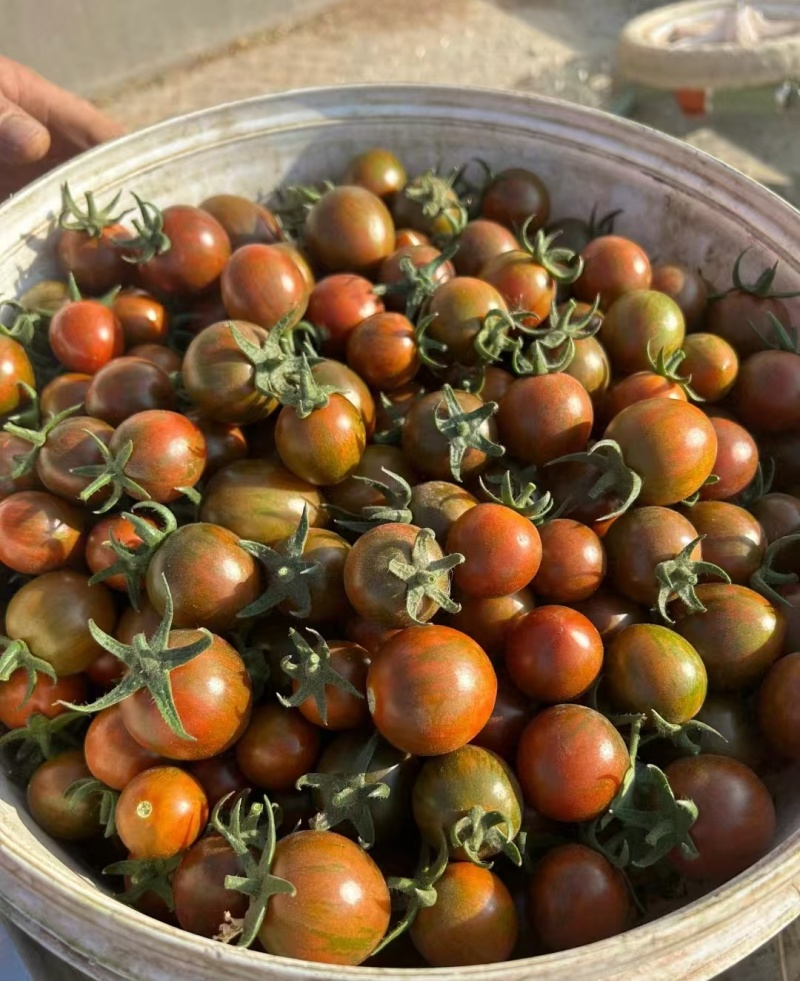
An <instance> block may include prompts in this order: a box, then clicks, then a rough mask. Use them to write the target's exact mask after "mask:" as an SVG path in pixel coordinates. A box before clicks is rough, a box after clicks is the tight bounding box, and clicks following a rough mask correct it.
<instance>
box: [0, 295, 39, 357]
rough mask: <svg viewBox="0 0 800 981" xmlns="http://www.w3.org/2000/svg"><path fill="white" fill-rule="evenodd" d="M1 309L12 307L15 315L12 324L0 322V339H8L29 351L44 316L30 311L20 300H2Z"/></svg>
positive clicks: (0, 301) (0, 302)
mask: <svg viewBox="0 0 800 981" xmlns="http://www.w3.org/2000/svg"><path fill="white" fill-rule="evenodd" d="M0 307H10V308H11V309H12V310H13V311H14V313H15V316H14V319H13V320H12V321H11V323H10V324H8V325H6V324H4V323H2V322H1V321H0V337H8V338H10V339H11V340H12V341H16V342H17V343H18V344H21V345H22V346H23V347H24V348H25V349H26V350H27V349H28V348H29V347H30V346H31V344H32V343H33V341H34V338H35V337H36V329H37V327H39V325H40V324H41V322H42V320H43V317H42V315H41V314H40V313H38V312H37V311H34V310H28V309H27V307H24V306H23V305H22V304H21V303H20V302H19V301H18V300H0Z"/></svg>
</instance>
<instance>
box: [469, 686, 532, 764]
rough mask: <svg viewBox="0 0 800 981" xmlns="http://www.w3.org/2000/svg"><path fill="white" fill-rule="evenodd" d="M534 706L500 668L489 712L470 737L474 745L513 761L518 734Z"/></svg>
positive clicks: (519, 734) (523, 727)
mask: <svg viewBox="0 0 800 981" xmlns="http://www.w3.org/2000/svg"><path fill="white" fill-rule="evenodd" d="M534 708H535V706H534V703H533V702H532V701H531V699H530V698H528V697H527V695H523V694H522V692H521V691H520V690H519V688H517V686H516V685H515V684H514V683H513V682H512V681H511V680H510V678H509V677H508V675H507V674H506V672H505V671H500V672H499V673H498V675H497V697H496V698H495V702H494V708H493V709H492V714H491V715H490V716H489V721H488V722H487V723H486V725H485V726H484V727H483V729H481V731H480V732H479V733H478V735H477V736H475V738H474V739H473V740H472V743H473V745H475V746H482V747H483V748H484V749H489V750H491V751H492V752H493V753H496V754H497V755H498V756H500V757H502V758H503V759H504V760H506V761H507V762H509V763H513V762H514V760H515V759H516V755H517V745H518V744H519V738H520V736H521V735H522V732H523V730H524V729H525V726H526V725H527V724H528V722H529V721H530V718H531V715H532V714H533V712H534Z"/></svg>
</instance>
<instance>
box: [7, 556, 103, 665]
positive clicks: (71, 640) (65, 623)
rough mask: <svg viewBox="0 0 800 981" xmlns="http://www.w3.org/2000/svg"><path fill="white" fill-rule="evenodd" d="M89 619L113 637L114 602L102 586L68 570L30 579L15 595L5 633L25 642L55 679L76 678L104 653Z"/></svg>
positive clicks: (9, 606)
mask: <svg viewBox="0 0 800 981" xmlns="http://www.w3.org/2000/svg"><path fill="white" fill-rule="evenodd" d="M89 620H94V622H95V623H96V624H97V626H98V627H99V628H100V629H101V630H104V631H105V632H106V633H113V632H114V626H115V625H116V622H117V610H116V605H115V603H114V599H113V597H112V595H111V593H110V592H109V591H108V590H107V589H106V588H105V587H104V586H102V585H98V586H90V585H89V579H88V577H87V576H85V575H83V574H82V573H80V572H72V571H71V570H68V569H64V570H61V571H59V572H48V573H46V574H45V575H43V576H37V577H36V578H35V579H31V580H30V581H29V582H27V583H25V585H24V586H22V588H21V589H19V590H18V591H17V592H16V593H15V594H14V595H13V596H12V598H11V600H10V602H9V604H8V608H7V609H6V634H7V635H8V636H9V637H11V638H13V639H14V640H24V641H25V643H26V644H27V645H28V647H29V648H30V650H31V652H32V653H33V654H35V655H36V656H37V657H40V658H42V660H44V661H47V662H48V663H49V664H51V665H52V667H53V669H54V670H55V672H56V674H57V675H59V676H61V675H67V674H77V673H78V672H79V671H84V670H86V668H88V666H89V665H90V664H91V663H92V661H93V660H94V659H95V658H96V657H97V656H98V655H99V654H100V653H101V650H102V648H101V647H100V646H99V645H98V644H97V643H96V642H95V640H94V639H93V637H92V635H91V633H90V632H89V627H88V621H89Z"/></svg>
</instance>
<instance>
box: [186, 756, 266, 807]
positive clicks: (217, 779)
mask: <svg viewBox="0 0 800 981" xmlns="http://www.w3.org/2000/svg"><path fill="white" fill-rule="evenodd" d="M187 770H188V771H189V773H191V775H192V776H193V777H194V778H195V780H197V781H198V783H200V785H201V786H202V788H203V790H204V791H205V792H206V797H207V798H208V806H209V808H210V809H212V810H213V809H214V807H215V806H216V805H217V804H218V803H219V801H221V800H222V798H223V797H228V796H229V795H230V794H238V793H240V792H241V791H242V790H250V789H252V788H251V787H250V782H249V781H248V779H247V777H245V775H244V774H243V773H242V771H241V770H240V769H239V765H238V763H237V762H236V757H235V756H234V755H233V753H231V752H229V753H224V754H223V755H222V756H212V757H211V759H209V760H195V761H194V762H193V763H190V764H189V765H188V766H187Z"/></svg>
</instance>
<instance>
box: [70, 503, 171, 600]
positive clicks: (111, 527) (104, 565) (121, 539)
mask: <svg viewBox="0 0 800 981" xmlns="http://www.w3.org/2000/svg"><path fill="white" fill-rule="evenodd" d="M139 517H140V518H142V520H143V521H146V522H147V523H148V524H151V525H152V526H153V527H156V523H155V522H154V521H151V520H150V519H149V518H147V517H146V516H145V515H139ZM112 538H113V539H114V540H115V541H116V542H118V543H119V544H120V545H124V546H125V547H126V548H128V549H131V550H135V549H137V548H138V547H139V546H140V545H141V544H142V539H141V538H140V537H139V534H138V532H137V531H136V528H135V527H134V525H133V523H132V522H131V521H130V519H129V518H125V517H123V516H122V515H121V514H113V515H110V516H106V517H103V518H101V519H100V520H99V521H98V522H97V524H96V525H95V526H94V527H93V528H92V530H91V531H90V532H89V535H88V537H87V539H86V564H87V565H88V566H89V569H90V570H91V572H93V573H95V574H97V573H98V572H104V571H105V570H106V569H108V568H109V567H110V566H112V565H114V563H115V562H117V561H118V558H119V556H118V555H117V554H116V552H115V551H114V550H113V548H112V547H111V540H112ZM103 583H104V585H106V586H108V587H109V588H110V589H116V590H118V591H119V592H122V593H127V591H128V581H127V579H126V577H125V575H124V573H122V572H118V573H116V575H113V576H110V577H109V578H107V579H104V580H103Z"/></svg>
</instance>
